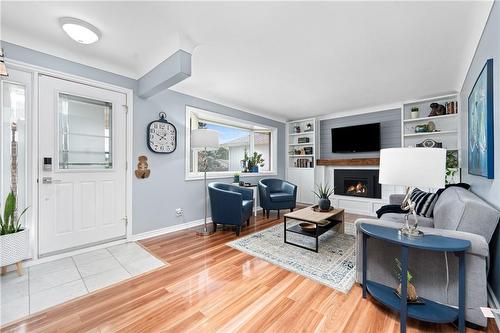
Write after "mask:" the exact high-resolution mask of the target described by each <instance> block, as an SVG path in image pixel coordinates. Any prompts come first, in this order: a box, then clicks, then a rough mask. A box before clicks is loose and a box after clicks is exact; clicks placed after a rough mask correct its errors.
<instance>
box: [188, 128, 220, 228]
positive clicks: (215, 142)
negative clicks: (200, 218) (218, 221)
mask: <svg viewBox="0 0 500 333" xmlns="http://www.w3.org/2000/svg"><path fill="white" fill-rule="evenodd" d="M191 148H192V149H197V150H203V180H204V182H203V185H204V193H205V196H204V203H205V220H204V225H203V230H202V231H199V232H198V233H197V234H198V235H200V236H208V235H211V234H212V233H213V230H209V229H208V227H207V168H208V162H207V151H208V150H216V149H219V133H217V131H214V130H210V129H206V128H199V129H195V130H193V131H191ZM193 163H197V161H194V162H193Z"/></svg>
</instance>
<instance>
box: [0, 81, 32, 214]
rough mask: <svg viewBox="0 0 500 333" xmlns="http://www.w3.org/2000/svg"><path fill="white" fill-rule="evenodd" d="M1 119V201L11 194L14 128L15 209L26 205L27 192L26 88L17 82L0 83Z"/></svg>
mask: <svg viewBox="0 0 500 333" xmlns="http://www.w3.org/2000/svg"><path fill="white" fill-rule="evenodd" d="M2 102H3V104H2V114H1V117H0V119H1V120H2V121H1V123H2V129H1V131H0V133H1V139H0V142H1V145H2V147H1V149H0V151H1V152H2V158H1V161H2V166H1V168H0V169H1V170H2V174H1V177H0V184H2V188H1V190H0V193H1V195H0V199H1V200H2V201H1V202H2V203H3V202H4V200H5V198H6V197H7V194H8V193H9V192H10V191H11V185H12V179H11V163H12V162H11V153H12V129H13V127H15V129H16V131H15V141H16V146H17V186H16V187H17V193H16V195H17V200H18V207H25V206H26V205H27V193H26V178H27V166H26V87H25V86H23V85H20V84H17V83H13V82H8V81H3V82H2Z"/></svg>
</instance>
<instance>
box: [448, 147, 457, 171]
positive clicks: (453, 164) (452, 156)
mask: <svg viewBox="0 0 500 333" xmlns="http://www.w3.org/2000/svg"><path fill="white" fill-rule="evenodd" d="M457 155H458V152H457V151H456V150H451V151H447V152H446V168H447V169H456V168H458V156H457Z"/></svg>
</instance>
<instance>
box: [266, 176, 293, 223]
mask: <svg viewBox="0 0 500 333" xmlns="http://www.w3.org/2000/svg"><path fill="white" fill-rule="evenodd" d="M259 199H260V206H261V207H262V209H263V210H264V212H263V213H264V214H266V213H267V218H269V211H270V210H277V211H278V218H279V217H280V209H290V211H292V212H293V209H294V208H295V202H296V200H297V185H294V184H292V183H290V182H287V181H285V180H281V179H275V178H266V179H262V180H260V181H259Z"/></svg>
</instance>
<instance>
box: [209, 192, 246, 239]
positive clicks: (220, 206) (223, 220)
mask: <svg viewBox="0 0 500 333" xmlns="http://www.w3.org/2000/svg"><path fill="white" fill-rule="evenodd" d="M208 195H209V196H210V209H211V210H212V222H213V224H214V231H216V230H217V224H229V225H234V226H236V236H239V235H240V231H241V226H242V225H243V224H244V223H245V221H246V223H247V225H249V224H250V216H251V215H252V208H253V190H251V189H248V188H243V187H239V186H234V185H230V184H225V183H210V184H208Z"/></svg>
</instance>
